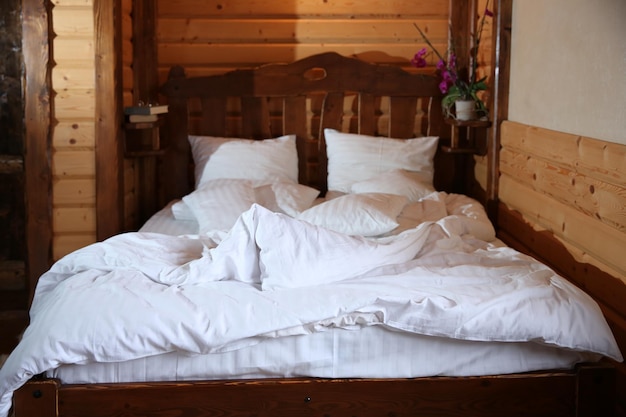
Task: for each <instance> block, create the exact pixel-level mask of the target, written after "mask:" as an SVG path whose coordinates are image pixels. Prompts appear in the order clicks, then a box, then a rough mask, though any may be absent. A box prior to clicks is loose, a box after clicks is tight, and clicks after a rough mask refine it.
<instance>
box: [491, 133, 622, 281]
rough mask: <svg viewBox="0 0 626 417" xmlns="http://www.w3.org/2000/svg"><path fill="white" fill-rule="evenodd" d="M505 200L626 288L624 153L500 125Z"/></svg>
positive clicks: (595, 142)
mask: <svg viewBox="0 0 626 417" xmlns="http://www.w3.org/2000/svg"><path fill="white" fill-rule="evenodd" d="M500 159H501V164H500V171H501V177H500V184H499V190H500V200H501V201H502V202H503V203H504V204H506V205H507V206H508V207H510V208H511V209H513V210H516V211H518V212H520V213H521V214H522V215H523V216H524V218H525V219H527V220H528V221H529V222H530V223H531V224H532V225H533V226H534V227H536V228H539V229H546V230H549V231H550V232H552V233H554V235H555V236H556V237H557V238H558V239H561V240H562V241H563V243H564V244H565V245H566V246H567V247H568V248H569V250H570V253H571V254H572V255H573V256H574V257H575V258H576V259H578V260H579V262H582V263H589V264H592V265H594V266H596V267H598V268H600V269H602V270H604V271H607V272H609V273H610V274H611V275H614V276H616V277H618V278H619V279H621V280H623V281H624V282H626V257H625V256H624V249H625V248H626V146H623V145H619V144H614V143H608V142H603V141H599V140H594V139H591V138H584V137H580V136H576V135H571V134H567V133H562V132H554V131H550V130H546V129H540V128H536V127H532V126H526V125H523V124H519V123H515V122H510V121H507V122H504V123H503V125H502V150H501V152H500Z"/></svg>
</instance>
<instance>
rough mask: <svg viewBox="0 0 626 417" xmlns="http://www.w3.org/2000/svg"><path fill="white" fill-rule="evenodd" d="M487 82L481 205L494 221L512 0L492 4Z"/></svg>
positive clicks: (506, 94) (505, 110)
mask: <svg viewBox="0 0 626 417" xmlns="http://www.w3.org/2000/svg"><path fill="white" fill-rule="evenodd" d="M493 14H494V18H493V25H494V30H493V34H492V36H493V42H492V45H493V47H492V58H491V62H492V73H491V86H490V87H489V89H490V90H491V91H492V93H491V103H490V106H489V107H490V109H491V122H492V124H491V129H490V133H489V137H488V139H487V172H488V173H487V190H486V199H487V201H486V202H485V206H486V208H487V214H488V215H489V218H490V219H491V221H492V222H493V224H494V225H496V229H497V224H498V219H497V213H498V181H499V177H500V157H499V154H500V125H501V123H502V121H503V120H506V119H507V118H508V117H509V78H510V72H511V64H510V61H511V22H512V20H513V17H512V16H513V0H495V2H494V4H493Z"/></svg>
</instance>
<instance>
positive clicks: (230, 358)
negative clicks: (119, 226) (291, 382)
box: [47, 326, 600, 384]
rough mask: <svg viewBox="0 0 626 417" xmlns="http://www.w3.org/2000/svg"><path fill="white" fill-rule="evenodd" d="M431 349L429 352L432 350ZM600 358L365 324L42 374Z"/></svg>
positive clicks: (196, 373)
mask: <svg viewBox="0 0 626 417" xmlns="http://www.w3.org/2000/svg"><path fill="white" fill-rule="evenodd" d="M433 352H436V354H434V353H433ZM599 358H600V356H599V355H595V354H589V353H583V352H574V351H569V350H564V349H558V348H554V347H550V346H544V345H539V344H535V343H489V342H473V341H463V340H455V339H448V338H440V337H432V336H422V335H416V334H407V333H401V332H397V331H392V330H389V329H386V328H384V327H382V326H372V327H367V328H363V329H361V330H359V331H354V330H345V329H332V330H329V331H326V332H322V333H313V334H309V335H300V336H291V337H283V338H280V339H267V340H265V341H263V342H261V343H259V344H257V345H255V346H251V347H247V348H242V349H239V350H236V351H230V352H223V353H217V354H207V355H193V356H190V355H183V354H180V353H175V352H173V353H167V354H163V355H157V356H150V357H147V358H140V359H135V360H130V361H124V362H114V363H91V364H85V365H63V366H61V367H59V368H57V369H55V370H53V371H50V372H48V373H47V375H48V376H49V377H54V378H59V379H60V380H61V381H63V382H65V383H73V384H80V383H114V382H148V381H175V380H178V381H182V380H207V379H233V378H238V379H249V378H283V377H285V378H290V377H318V378H413V377H423V376H473V375H495V374H509V373H516V372H526V371H535V370H541V369H568V368H571V367H572V366H574V365H575V364H576V363H580V362H589V361H596V360H598V359H599Z"/></svg>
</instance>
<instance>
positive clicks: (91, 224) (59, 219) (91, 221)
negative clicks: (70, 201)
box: [53, 207, 96, 233]
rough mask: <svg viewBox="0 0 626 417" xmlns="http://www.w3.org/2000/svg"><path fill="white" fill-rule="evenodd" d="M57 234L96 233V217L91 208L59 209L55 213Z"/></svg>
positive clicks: (54, 220)
mask: <svg viewBox="0 0 626 417" xmlns="http://www.w3.org/2000/svg"><path fill="white" fill-rule="evenodd" d="M53 225H54V230H55V232H56V233H66V232H70V233H77V232H90V233H95V232H96V216H95V212H94V211H93V209H92V208H91V207H88V208H75V207H73V208H58V209H55V210H54V213H53Z"/></svg>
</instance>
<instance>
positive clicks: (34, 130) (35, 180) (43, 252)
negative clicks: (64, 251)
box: [22, 0, 52, 304]
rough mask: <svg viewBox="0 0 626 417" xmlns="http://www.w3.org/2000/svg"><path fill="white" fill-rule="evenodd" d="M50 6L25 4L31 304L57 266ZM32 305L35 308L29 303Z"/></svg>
mask: <svg viewBox="0 0 626 417" xmlns="http://www.w3.org/2000/svg"><path fill="white" fill-rule="evenodd" d="M48 3H49V2H47V1H44V0H40V1H24V2H23V3H22V16H24V20H23V24H22V26H23V40H22V45H23V52H24V66H25V68H26V71H25V83H24V84H25V88H24V103H25V106H24V122H25V134H24V148H25V150H26V152H25V155H24V178H25V192H26V246H27V249H26V250H27V255H26V256H27V270H26V273H27V275H28V291H29V300H30V301H32V298H33V294H34V292H35V286H36V285H37V280H38V279H39V276H40V275H41V274H43V273H44V272H45V271H46V270H48V268H49V267H50V265H51V263H52V215H51V207H52V168H51V162H50V141H51V138H50V117H51V116H50V85H51V82H50V63H49V51H50V47H49V39H50V38H49V22H48V20H49V11H48V8H47V7H48V6H47V5H48ZM29 304H30V302H29Z"/></svg>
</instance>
